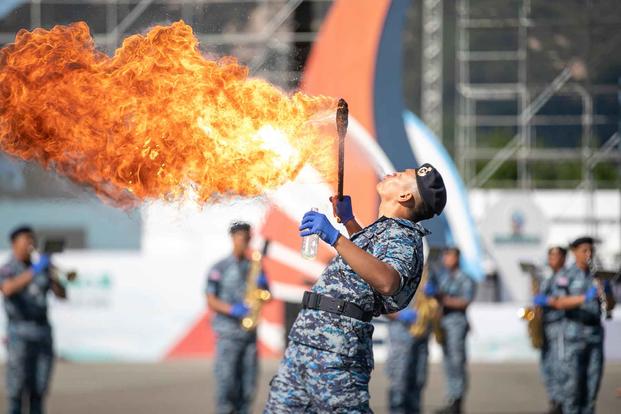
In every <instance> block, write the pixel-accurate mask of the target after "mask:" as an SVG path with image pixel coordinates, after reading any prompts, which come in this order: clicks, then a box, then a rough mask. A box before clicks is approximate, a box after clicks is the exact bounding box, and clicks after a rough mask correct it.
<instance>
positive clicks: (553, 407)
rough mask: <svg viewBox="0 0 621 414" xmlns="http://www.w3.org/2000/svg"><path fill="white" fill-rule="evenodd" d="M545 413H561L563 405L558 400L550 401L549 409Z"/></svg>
mask: <svg viewBox="0 0 621 414" xmlns="http://www.w3.org/2000/svg"><path fill="white" fill-rule="evenodd" d="M547 414H563V407H562V405H561V403H560V402H558V401H550V410H549V411H548V412H547Z"/></svg>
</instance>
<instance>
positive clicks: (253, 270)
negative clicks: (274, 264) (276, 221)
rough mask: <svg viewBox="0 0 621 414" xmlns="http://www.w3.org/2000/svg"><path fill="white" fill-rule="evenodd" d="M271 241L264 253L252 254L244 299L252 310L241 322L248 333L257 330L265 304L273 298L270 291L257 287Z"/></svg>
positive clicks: (267, 242) (266, 244)
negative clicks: (262, 264)
mask: <svg viewBox="0 0 621 414" xmlns="http://www.w3.org/2000/svg"><path fill="white" fill-rule="evenodd" d="M268 246H269V241H268V240H266V241H265V244H264V245H263V251H262V253H261V252H254V253H252V257H251V261H250V268H249V269H248V276H247V277H246V295H245V297H244V303H245V304H246V306H248V308H249V309H250V311H249V313H248V315H246V316H245V317H244V318H243V319H242V320H241V326H242V328H243V329H244V330H246V331H253V330H255V329H256V328H257V325H258V323H259V316H260V314H261V308H263V305H264V304H265V302H267V301H269V300H270V299H271V298H272V294H271V293H270V291H269V290H266V289H261V288H259V287H258V286H257V279H258V278H259V275H260V274H261V262H262V260H263V256H265V254H266V253H267V248H268Z"/></svg>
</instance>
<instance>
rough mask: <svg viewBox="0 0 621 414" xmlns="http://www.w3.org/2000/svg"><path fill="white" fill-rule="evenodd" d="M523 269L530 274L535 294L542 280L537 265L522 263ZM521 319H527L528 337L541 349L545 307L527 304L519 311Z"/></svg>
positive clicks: (536, 347)
mask: <svg viewBox="0 0 621 414" xmlns="http://www.w3.org/2000/svg"><path fill="white" fill-rule="evenodd" d="M520 266H521V268H522V270H523V271H525V272H527V273H528V274H529V275H530V287H531V292H532V294H533V296H535V295H536V294H537V293H539V285H540V280H539V276H538V275H537V269H536V267H535V266H534V265H533V264H531V263H520ZM518 316H519V317H520V319H524V320H525V321H526V324H527V325H526V326H527V329H528V337H529V338H530V343H531V345H532V346H533V348H535V349H541V348H542V347H543V342H544V334H543V309H542V308H541V306H526V307H524V308H521V309H520V310H519V311H518Z"/></svg>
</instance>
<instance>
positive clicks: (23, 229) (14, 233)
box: [9, 225, 34, 243]
mask: <svg viewBox="0 0 621 414" xmlns="http://www.w3.org/2000/svg"><path fill="white" fill-rule="evenodd" d="M24 233H28V234H34V230H33V229H32V227H30V226H25V225H23V226H18V227H15V228H14V229H13V231H11V233H10V234H9V239H10V240H11V243H13V242H14V241H15V239H16V238H17V237H18V236H19V235H20V234H24Z"/></svg>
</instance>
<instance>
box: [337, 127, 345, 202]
mask: <svg viewBox="0 0 621 414" xmlns="http://www.w3.org/2000/svg"><path fill="white" fill-rule="evenodd" d="M344 138H345V137H343V138H341V137H339V176H338V180H339V181H338V191H337V194H338V197H339V201H343V177H344V175H345V139H344Z"/></svg>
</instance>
